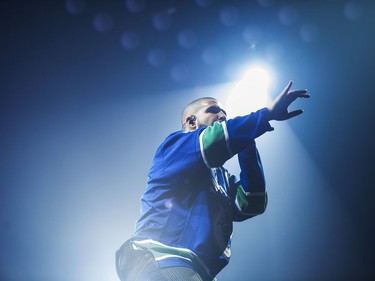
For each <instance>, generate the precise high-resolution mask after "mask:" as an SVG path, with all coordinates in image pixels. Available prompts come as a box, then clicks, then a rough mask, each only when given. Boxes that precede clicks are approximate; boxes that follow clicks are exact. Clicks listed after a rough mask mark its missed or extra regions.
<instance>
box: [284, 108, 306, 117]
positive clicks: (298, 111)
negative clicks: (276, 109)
mask: <svg viewBox="0 0 375 281" xmlns="http://www.w3.org/2000/svg"><path fill="white" fill-rule="evenodd" d="M302 113H303V110H302V109H297V110H294V111H291V112H288V117H287V119H290V118H293V117H296V116H297V115H300V114H302Z"/></svg>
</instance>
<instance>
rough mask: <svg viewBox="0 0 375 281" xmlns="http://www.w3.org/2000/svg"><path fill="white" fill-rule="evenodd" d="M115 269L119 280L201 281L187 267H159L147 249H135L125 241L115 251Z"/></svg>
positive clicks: (129, 242)
mask: <svg viewBox="0 0 375 281" xmlns="http://www.w3.org/2000/svg"><path fill="white" fill-rule="evenodd" d="M116 270H117V274H118V276H119V278H120V280H121V281H202V279H201V277H200V276H199V275H198V273H196V272H195V271H194V270H193V269H191V268H188V267H167V268H159V267H158V265H157V262H156V261H155V258H154V256H153V255H152V253H151V252H149V251H147V250H138V249H137V250H136V249H134V248H133V247H132V245H131V241H130V240H128V241H126V242H125V243H124V244H123V245H122V246H121V248H120V249H119V250H118V251H117V252H116Z"/></svg>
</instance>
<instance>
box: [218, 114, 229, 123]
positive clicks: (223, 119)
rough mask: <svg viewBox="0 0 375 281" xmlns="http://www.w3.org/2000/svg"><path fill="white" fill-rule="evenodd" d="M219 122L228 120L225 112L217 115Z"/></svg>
mask: <svg viewBox="0 0 375 281" xmlns="http://www.w3.org/2000/svg"><path fill="white" fill-rule="evenodd" d="M217 120H219V121H220V122H222V121H225V120H227V116H226V115H225V114H224V112H222V111H220V112H219V113H218V114H217Z"/></svg>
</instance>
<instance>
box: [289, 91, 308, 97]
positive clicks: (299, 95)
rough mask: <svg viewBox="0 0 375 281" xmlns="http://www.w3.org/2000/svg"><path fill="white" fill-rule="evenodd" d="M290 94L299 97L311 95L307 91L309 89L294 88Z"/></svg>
mask: <svg viewBox="0 0 375 281" xmlns="http://www.w3.org/2000/svg"><path fill="white" fill-rule="evenodd" d="M288 95H292V96H295V97H297V98H309V97H310V94H308V93H307V90H292V91H289V92H288Z"/></svg>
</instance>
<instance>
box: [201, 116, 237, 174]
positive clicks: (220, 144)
mask: <svg viewBox="0 0 375 281" xmlns="http://www.w3.org/2000/svg"><path fill="white" fill-rule="evenodd" d="M225 129H226V128H224V126H223V125H222V123H220V122H215V123H214V124H213V125H212V126H209V127H207V128H206V129H204V131H203V132H202V134H201V139H200V141H201V152H202V155H203V159H204V161H205V162H206V165H207V166H208V167H210V168H212V167H220V166H222V165H223V164H224V163H225V161H227V160H228V159H229V158H231V157H232V155H231V153H230V152H229V151H228V147H229V146H228V145H227V133H226V131H225Z"/></svg>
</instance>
